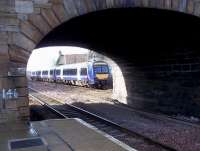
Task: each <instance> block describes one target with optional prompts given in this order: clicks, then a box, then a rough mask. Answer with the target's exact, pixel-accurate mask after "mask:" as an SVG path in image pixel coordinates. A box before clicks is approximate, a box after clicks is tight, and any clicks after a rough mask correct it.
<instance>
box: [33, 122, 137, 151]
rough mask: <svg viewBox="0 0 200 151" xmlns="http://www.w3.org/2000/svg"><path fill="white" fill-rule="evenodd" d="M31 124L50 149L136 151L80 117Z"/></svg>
mask: <svg viewBox="0 0 200 151" xmlns="http://www.w3.org/2000/svg"><path fill="white" fill-rule="evenodd" d="M31 125H32V128H33V129H35V131H36V132H37V133H38V134H39V135H40V136H41V137H42V138H44V139H45V140H46V142H47V144H48V146H49V147H48V148H49V150H50V151H54V150H55V151H56V149H58V151H59V150H70V151H72V150H73V151H94V150H95V151H127V150H128V151H136V150H135V149H133V148H131V147H129V146H128V145H126V144H124V143H122V142H120V141H118V140H116V139H114V138H113V137H111V136H109V135H107V134H105V133H104V132H101V131H99V130H98V129H96V128H95V127H93V126H91V125H89V124H87V123H86V122H84V121H82V120H80V119H59V120H58V119H52V120H45V121H39V122H32V123H31Z"/></svg>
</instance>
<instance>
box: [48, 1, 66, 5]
mask: <svg viewBox="0 0 200 151" xmlns="http://www.w3.org/2000/svg"><path fill="white" fill-rule="evenodd" d="M63 1H65V0H50V2H51V3H53V4H63Z"/></svg>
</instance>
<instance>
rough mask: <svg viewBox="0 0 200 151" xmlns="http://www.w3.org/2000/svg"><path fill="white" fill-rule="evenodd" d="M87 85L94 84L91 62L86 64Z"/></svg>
mask: <svg viewBox="0 0 200 151" xmlns="http://www.w3.org/2000/svg"><path fill="white" fill-rule="evenodd" d="M88 83H89V84H90V85H91V84H94V71H93V64H92V62H89V63H88Z"/></svg>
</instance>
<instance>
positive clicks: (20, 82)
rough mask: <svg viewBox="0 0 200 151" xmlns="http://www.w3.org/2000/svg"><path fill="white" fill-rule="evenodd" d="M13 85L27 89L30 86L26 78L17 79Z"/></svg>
mask: <svg viewBox="0 0 200 151" xmlns="http://www.w3.org/2000/svg"><path fill="white" fill-rule="evenodd" d="M13 83H14V86H15V87H27V85H28V83H27V78H26V77H15V78H13Z"/></svg>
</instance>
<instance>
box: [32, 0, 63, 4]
mask: <svg viewBox="0 0 200 151" xmlns="http://www.w3.org/2000/svg"><path fill="white" fill-rule="evenodd" d="M56 1H59V0H56ZM33 2H34V3H35V4H46V3H48V2H49V0H33Z"/></svg>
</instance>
